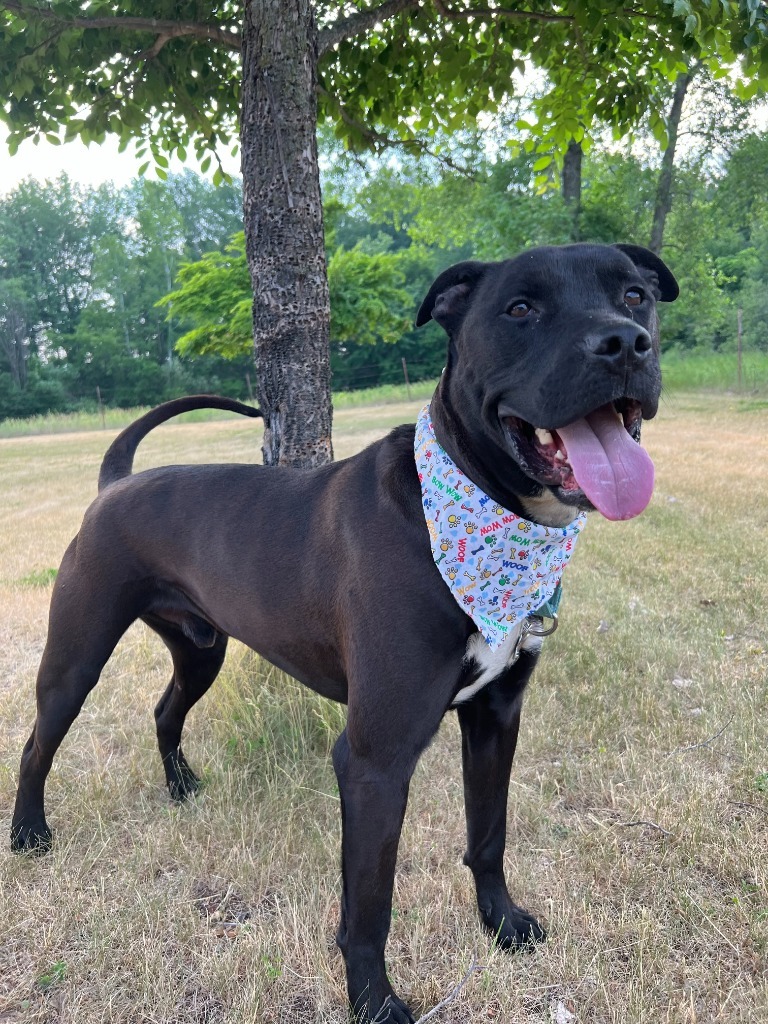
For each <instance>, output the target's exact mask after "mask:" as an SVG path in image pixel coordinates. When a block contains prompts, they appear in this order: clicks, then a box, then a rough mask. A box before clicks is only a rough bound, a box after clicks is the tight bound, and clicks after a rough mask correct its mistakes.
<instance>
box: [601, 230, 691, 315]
mask: <svg viewBox="0 0 768 1024" xmlns="http://www.w3.org/2000/svg"><path fill="white" fill-rule="evenodd" d="M613 248H614V249H620V250H621V251H622V252H623V253H624V254H625V255H626V256H629V258H630V259H631V260H632V262H633V263H634V264H635V266H636V267H642V268H643V269H644V270H649V271H650V272H651V275H652V278H651V281H652V284H653V285H654V286H655V288H654V291H655V292H656V298H657V299H659V300H660V301H661V302H674V301H675V299H676V298H677V296H678V295H679V294H680V288H679V287H678V284H677V281H676V280H675V275H674V274H673V273H672V271H671V270H670V269H669V267H668V266H667V265H666V263H665V262H664V260H662V259H659V257H658V256H657V255H656V253H655V252H651V250H650V249H646V248H644V246H642V245H624V243H622V242H619V243H617V244H616V245H614V247H613Z"/></svg>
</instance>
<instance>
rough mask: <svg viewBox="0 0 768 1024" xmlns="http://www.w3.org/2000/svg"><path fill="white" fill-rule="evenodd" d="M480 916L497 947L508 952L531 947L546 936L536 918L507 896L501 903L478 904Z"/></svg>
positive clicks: (542, 940)
mask: <svg viewBox="0 0 768 1024" xmlns="http://www.w3.org/2000/svg"><path fill="white" fill-rule="evenodd" d="M480 916H481V918H482V920H483V924H484V925H485V927H486V928H487V929H488V931H489V932H490V933H491V935H493V938H494V940H495V943H496V945H497V946H498V947H499V949H506V950H508V951H509V952H515V951H517V950H525V949H532V948H533V947H534V946H535V945H536V943H539V942H544V940H545V939H546V937H547V933H546V932H545V931H544V929H543V928H542V927H541V925H540V924H539V922H538V921H537V920H536V918H535V917H534V916H533V915H532V914H529V913H528V912H527V911H525V910H523V909H522V908H521V907H518V906H517V905H516V904H515V903H513V902H512V900H511V899H509V897H507V898H506V899H505V900H504V901H503V905H499V903H491V904H485V905H480Z"/></svg>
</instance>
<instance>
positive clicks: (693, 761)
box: [0, 392, 768, 1024]
mask: <svg viewBox="0 0 768 1024" xmlns="http://www.w3.org/2000/svg"><path fill="white" fill-rule="evenodd" d="M418 404H419V403H417V402H416V401H413V402H412V403H410V404H405V403H403V404H392V405H386V406H375V407H374V406H371V407H360V408H348V409H343V408H342V409H339V410H338V412H337V415H336V420H335V424H336V433H335V446H336V453H337V457H343V456H345V455H348V454H351V453H352V452H353V451H355V450H356V449H358V448H359V447H360V446H362V445H363V444H365V443H368V442H369V441H370V440H372V439H373V438H375V437H377V436H379V435H380V434H381V433H382V432H383V431H384V430H385V429H387V428H388V427H389V426H391V425H393V424H395V423H399V422H404V421H406V420H408V419H413V418H414V416H415V413H416V411H417V406H418ZM766 418H767V417H766V407H765V403H764V402H763V403H761V402H758V401H756V400H755V399H750V400H748V401H745V400H739V399H737V398H734V397H723V396H711V395H703V396H702V395H699V396H697V395H689V394H685V393H674V392H673V393H672V394H671V395H669V396H668V397H667V399H666V401H665V403H664V404H663V406H662V409H661V412H660V415H659V417H658V419H657V420H656V421H654V422H653V423H651V424H648V425H647V426H646V428H645V443H646V446H647V448H648V449H649V451H650V452H651V454H652V456H653V458H654V460H655V462H656V466H657V488H656V493H655V496H654V499H653V501H652V503H651V505H650V507H649V509H648V510H647V511H646V513H645V514H644V515H643V516H641V517H640V518H638V519H637V520H634V521H632V522H630V523H624V524H615V523H608V522H606V521H603V520H601V519H600V518H599V517H598V516H597V515H594V516H592V518H591V521H590V523H589V525H588V527H587V529H586V531H585V533H584V535H583V537H582V539H581V540H580V542H579V550H578V552H577V554H576V557H575V559H574V562H573V564H572V565H571V567H570V568H569V569H568V573H567V576H566V588H565V590H566V594H565V599H564V606H563V610H562V616H561V628H560V630H559V631H558V633H557V634H556V635H555V636H554V637H553V638H552V640H551V641H548V644H547V647H546V649H545V655H544V657H543V658H542V662H541V666H540V668H539V670H538V673H537V676H536V677H535V679H534V683H533V685H532V688H531V690H530V692H529V695H528V697H527V699H526V710H525V713H524V717H523V728H522V733H521V741H520V745H519V748H518V756H517V760H516V764H515V770H514V773H513V785H512V792H511V801H510V808H509V830H510V837H509V842H508V850H507V863H508V876H509V878H510V888H511V891H512V893H513V896H515V897H516V898H517V899H518V900H519V902H520V903H521V904H522V905H523V906H526V907H527V908H529V909H530V910H531V911H533V912H535V913H536V914H537V915H539V916H540V917H541V919H542V920H543V922H544V923H545V925H546V927H547V929H548V931H549V940H548V942H547V943H546V944H545V945H544V946H542V947H541V948H540V949H539V950H537V951H536V952H535V953H534V954H532V955H522V956H516V957H510V956H507V955H505V954H503V953H500V952H497V951H494V949H493V948H492V944H491V942H490V941H489V939H488V938H487V937H486V936H485V934H484V933H483V932H482V931H481V929H480V927H479V924H478V921H477V919H476V914H475V909H474V896H473V891H472V887H471V882H470V874H469V871H468V870H467V869H466V868H465V867H463V866H462V863H461V856H462V853H463V844H464V818H463V810H462V788H461V772H460V744H459V736H458V728H457V724H456V722H455V721H454V718H453V716H448V718H447V719H446V721H445V723H444V725H443V728H442V729H441V731H440V733H439V735H438V737H437V738H436V740H435V742H434V744H433V745H432V747H431V748H430V750H429V751H428V752H427V754H426V755H425V757H424V758H423V759H422V762H421V764H420V765H419V768H418V770H417V773H416V776H415V779H414V783H413V786H412V789H411V800H410V804H409V812H408V816H407V819H406V827H405V830H404V834H403V840H402V844H401V848H400V860H399V869H398V876H397V882H396V891H395V909H394V913H393V922H392V931H391V936H390V943H389V946H388V965H389V971H390V974H391V976H392V978H393V980H394V984H395V988H396V989H397V991H398V992H399V993H400V994H401V995H403V996H404V997H405V998H407V999H408V1000H409V1001H410V1003H411V1004H412V1005H413V1006H414V1007H416V1008H417V1009H418V1010H419V1011H420V1012H421V1013H425V1012H427V1011H428V1010H429V1009H430V1008H431V1007H432V1006H434V1005H435V1004H436V1003H437V1002H438V1001H439V1000H440V999H441V998H442V997H443V996H444V995H445V994H446V993H448V992H449V991H450V990H451V989H452V988H453V986H454V985H455V984H456V983H457V982H458V981H460V980H461V979H462V977H463V976H464V975H465V973H466V971H467V969H468V968H469V966H470V964H471V963H472V962H473V959H476V961H477V963H478V964H480V965H481V966H482V968H483V969H482V970H481V971H478V972H477V973H475V974H473V976H472V977H471V978H470V979H469V980H468V981H467V983H466V984H465V985H464V987H463V988H462V989H461V991H460V992H459V994H458V995H457V997H456V998H455V999H454V1000H453V1002H451V1003H450V1004H449V1005H448V1006H447V1007H446V1008H445V1009H444V1010H442V1011H440V1013H439V1014H438V1015H437V1016H435V1017H434V1018H432V1020H434V1021H435V1024H458V1022H465V1021H473V1022H495V1024H498V1022H502V1024H552V1022H553V1021H554V1022H555V1024H586V1022H592V1024H608V1022H611V1024H614V1022H615V1024H619V1022H621V1024H655V1022H664V1024H704V1022H706V1024H709V1022H713V1024H714V1022H732V1024H736V1022H744V1024H747V1022H750V1024H755V1022H762V1021H768V891H767V888H768V887H767V885H766V874H767V871H768V753H767V752H766V748H767V743H766V740H767V739H768V735H767V734H768V625H767V624H766V622H767V617H766V611H765V609H766V605H767V604H768V469H767V468H766V467H768V441H767V440H766ZM110 436H111V433H109V432H95V433H87V432H86V433H81V434H69V435H66V436H65V435H59V436H39V437H20V438H14V439H4V440H0V479H1V480H2V486H0V524H2V527H1V528H0V603H1V605H2V608H3V611H4V614H3V616H2V619H1V620H0V632H1V634H2V636H1V639H2V643H0V818H2V820H3V821H4V822H5V823H6V825H7V824H8V823H9V821H10V814H11V809H12V803H13V798H14V793H15V781H16V773H17V768H18V758H19V754H20V751H21V747H22V745H23V743H24V741H25V739H26V737H27V735H28V732H29V729H30V727H31V724H32V721H33V717H34V706H33V685H34V677H35V672H36V668H37V663H38V661H39V658H40V654H41V651H42V646H43V641H44V636H45V628H46V614H47V605H48V600H49V597H50V588H51V576H52V573H51V570H52V569H53V568H54V567H55V566H56V565H57V564H58V561H59V559H60V557H61V554H62V552H63V550H64V548H65V546H66V544H67V542H68V541H69V539H70V537H71V536H72V535H73V534H74V532H75V531H76V530H77V527H78V524H79V521H80V518H81V516H82V512H83V510H84V508H85V507H86V505H87V503H88V502H89V501H90V499H91V498H92V497H93V495H94V494H95V488H96V477H97V472H98V465H99V461H100V457H101V454H102V453H103V451H104V448H105V446H106V443H107V440H108V438H109V437H110ZM258 451H259V439H258V426H257V425H255V424H254V423H252V422H250V421H248V422H245V421H241V420H232V419H226V420H219V421H211V422H205V423H185V424H181V425H173V426H167V427H164V428H162V429H160V430H158V431H156V432H155V433H154V434H153V435H152V436H151V437H150V438H148V439H147V441H146V442H145V443H144V444H143V445H142V447H141V448H140V450H139V457H138V459H137V468H138V469H140V468H144V467H147V466H150V465H157V464H161V463H164V462H192V461H256V460H257V459H258ZM169 673H170V666H169V662H168V658H167V656H166V652H165V649H164V648H163V646H162V644H160V643H159V641H157V640H155V638H154V636H153V635H151V634H150V632H149V631H148V630H146V629H145V628H144V627H142V626H135V627H132V628H131V630H130V631H129V633H128V634H127V635H126V637H125V638H124V640H123V641H122V642H121V644H120V646H119V648H118V650H117V652H116V653H115V655H114V657H113V658H112V660H111V662H110V663H109V665H108V666H107V669H106V670H105V672H104V675H103V677H102V681H101V683H100V685H99V686H98V687H97V688H96V690H95V691H94V692H93V694H92V695H91V697H90V698H89V700H88V702H87V703H86V706H85V709H84V711H83V713H82V714H81V716H80V717H79V719H78V720H77V722H76V723H75V726H74V727H73V729H72V731H71V732H70V734H69V736H68V737H67V739H66V741H65V743H64V745H63V747H62V749H61V751H60V753H59V755H58V757H57V760H56V762H55V764H54V769H53V772H52V774H51V777H50V781H49V786H48V812H49V814H48V816H49V821H50V823H51V825H52V826H53V828H54V830H55V832H56V843H55V847H54V850H53V851H52V853H51V854H50V855H49V856H48V857H45V858H41V859H28V858H23V857H13V856H12V855H11V854H10V853H9V852H8V851H7V842H6V841H4V843H3V846H2V848H0V879H1V880H2V881H1V884H0V919H2V920H3V921H4V922H5V925H4V926H3V935H2V939H1V940H0V1024H21V1022H24V1024H32V1022H40V1024H43V1022H45V1024H55V1022H61V1024H63V1022H67V1024H69V1022H77V1024H97V1022H120V1024H218V1022H222V1024H223V1022H227V1024H239V1022H242V1024H246V1022H248V1024H251V1022H267V1024H271V1022H275V1024H277V1022H280V1024H320V1022H322V1024H342V1022H344V1021H346V1011H345V1005H344V979H343V965H342V960H341V956H340V954H339V953H338V951H337V950H336V949H335V946H334V941H333V936H334V931H335V927H336V921H337V917H338V901H339V871H338V857H339V853H338V846H339V831H340V828H339V820H338V819H339V814H338V798H337V794H336V787H335V779H334V776H333V771H332V768H331V765H330V759H329V752H330V749H331V746H332V744H333V741H334V739H335V736H336V734H337V733H338V731H339V730H340V729H341V728H342V727H343V720H344V713H343V709H341V708H338V707H336V706H333V705H330V704H328V703H326V702H323V701H322V700H321V699H319V698H316V697H314V696H312V695H311V694H308V693H307V692H306V691H304V690H302V689H301V688H300V687H299V686H298V685H297V684H294V683H293V682H291V681H290V680H288V679H286V678H285V677H283V676H281V675H280V673H278V672H276V671H274V670H272V669H270V668H269V667H265V666H264V665H262V664H260V663H259V662H258V661H257V659H255V658H254V657H253V656H252V655H250V654H249V653H248V652H247V651H245V650H244V649H242V648H238V647H237V646H236V645H233V646H232V649H231V652H230V654H229V656H228V660H227V663H226V665H225V668H224V671H223V673H222V676H221V677H220V679H219V681H218V682H217V684H216V686H215V687H214V689H213V690H212V691H211V693H210V694H209V695H208V696H207V697H206V698H205V700H204V701H203V702H202V703H201V704H200V705H199V706H198V707H197V708H196V709H195V710H194V711H193V712H192V714H191V715H190V719H189V723H188V730H187V734H186V735H187V739H186V743H185V750H186V752H187V754H188V755H189V757H190V760H191V761H192V764H193V765H194V766H195V767H196V768H198V769H199V770H201V771H202V773H203V775H204V778H205V781H206V787H205V789H204V791H203V792H202V793H201V794H200V796H199V797H198V798H196V799H195V800H194V801H193V802H192V803H191V804H190V805H188V806H183V807H177V806H175V805H172V803H171V801H170V800H169V798H168V795H167V792H166V791H165V789H164V786H163V782H162V771H161V767H160V762H159V757H158V755H157V753H156V748H155V738H154V731H153V721H152V713H151V712H152V708H153V706H154V703H155V701H156V699H157V697H158V696H159V694H160V693H161V691H162V690H163V688H164V686H165V684H166V682H167V679H168V677H169ZM415 684H416V685H418V680H415ZM4 827H5V826H4Z"/></svg>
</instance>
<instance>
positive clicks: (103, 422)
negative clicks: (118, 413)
mask: <svg viewBox="0 0 768 1024" xmlns="http://www.w3.org/2000/svg"><path fill="white" fill-rule="evenodd" d="M96 399H97V401H98V403H99V415H100V416H101V426H102V429H104V430H105V429H106V426H107V420H106V417H105V415H104V406H103V404H102V401H101V388H100V387H99V385H98V384H97V385H96Z"/></svg>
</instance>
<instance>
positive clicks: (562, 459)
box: [555, 448, 565, 462]
mask: <svg viewBox="0 0 768 1024" xmlns="http://www.w3.org/2000/svg"><path fill="white" fill-rule="evenodd" d="M555 458H556V459H559V460H560V461H561V462H565V456H564V455H563V453H562V452H561V451H560V449H559V448H558V449H557V451H556V452H555Z"/></svg>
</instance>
